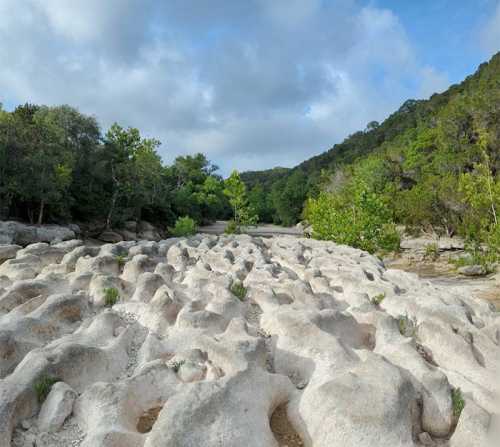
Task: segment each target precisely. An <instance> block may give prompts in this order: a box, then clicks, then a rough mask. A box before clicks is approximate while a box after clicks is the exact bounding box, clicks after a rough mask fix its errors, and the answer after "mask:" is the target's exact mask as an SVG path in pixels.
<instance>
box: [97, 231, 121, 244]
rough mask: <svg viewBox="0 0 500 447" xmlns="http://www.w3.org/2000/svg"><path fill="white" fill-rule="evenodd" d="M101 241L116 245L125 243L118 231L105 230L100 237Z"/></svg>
mask: <svg viewBox="0 0 500 447" xmlns="http://www.w3.org/2000/svg"><path fill="white" fill-rule="evenodd" d="M99 240H101V241H103V242H109V243H111V244H115V243H117V242H121V241H123V236H122V235H121V234H119V233H117V232H116V231H111V230H105V231H103V232H102V233H101V234H100V235H99Z"/></svg>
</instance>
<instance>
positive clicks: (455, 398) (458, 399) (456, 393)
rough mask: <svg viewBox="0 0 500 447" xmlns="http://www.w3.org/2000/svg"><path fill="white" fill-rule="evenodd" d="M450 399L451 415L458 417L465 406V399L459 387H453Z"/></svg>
mask: <svg viewBox="0 0 500 447" xmlns="http://www.w3.org/2000/svg"><path fill="white" fill-rule="evenodd" d="M451 401H452V405H453V416H455V418H457V419H458V418H459V417H460V415H461V414H462V410H463V409H464V407H465V400H464V397H463V396H462V390H461V389H460V388H453V389H452V390H451Z"/></svg>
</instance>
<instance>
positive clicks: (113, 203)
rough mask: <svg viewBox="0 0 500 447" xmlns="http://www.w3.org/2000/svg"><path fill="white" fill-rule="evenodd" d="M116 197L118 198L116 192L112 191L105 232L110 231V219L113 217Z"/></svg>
mask: <svg viewBox="0 0 500 447" xmlns="http://www.w3.org/2000/svg"><path fill="white" fill-rule="evenodd" d="M117 196H118V191H114V192H113V197H112V198H111V205H110V207H109V212H108V217H107V218H106V230H110V229H111V218H112V217H113V211H114V210H115V204H116V199H117Z"/></svg>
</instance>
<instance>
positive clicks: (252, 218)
mask: <svg viewBox="0 0 500 447" xmlns="http://www.w3.org/2000/svg"><path fill="white" fill-rule="evenodd" d="M224 186H225V188H224V194H225V195H226V196H227V198H228V199H229V203H230V204H231V207H232V209H233V221H234V225H235V228H236V231H239V230H240V228H241V227H242V226H247V225H255V224H256V223H257V219H258V216H257V215H256V214H255V211H254V210H253V209H252V208H251V207H250V205H249V203H248V197H247V191H246V186H245V184H244V183H243V182H242V181H241V178H240V174H239V173H238V171H236V170H235V171H233V172H232V173H231V175H230V176H229V177H228V178H227V179H226V180H225V182H224Z"/></svg>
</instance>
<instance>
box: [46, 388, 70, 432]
mask: <svg viewBox="0 0 500 447" xmlns="http://www.w3.org/2000/svg"><path fill="white" fill-rule="evenodd" d="M76 397H77V394H76V392H75V391H74V390H73V389H72V388H71V387H70V386H69V385H68V384H66V383H64V382H57V383H55V384H54V385H53V386H52V389H51V390H50V392H49V394H48V396H47V398H46V399H45V402H44V403H43V404H42V408H41V409H40V413H39V414H38V428H39V430H40V431H46V432H56V431H58V430H59V429H60V428H61V427H62V424H63V423H64V421H65V420H66V418H67V417H68V416H69V415H70V414H71V412H72V411H73V404H74V402H75V399H76Z"/></svg>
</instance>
